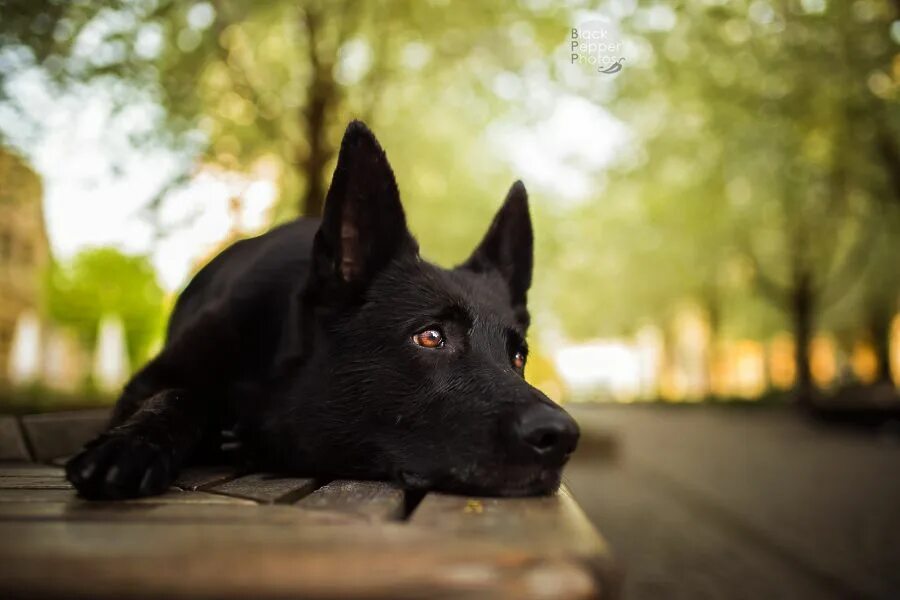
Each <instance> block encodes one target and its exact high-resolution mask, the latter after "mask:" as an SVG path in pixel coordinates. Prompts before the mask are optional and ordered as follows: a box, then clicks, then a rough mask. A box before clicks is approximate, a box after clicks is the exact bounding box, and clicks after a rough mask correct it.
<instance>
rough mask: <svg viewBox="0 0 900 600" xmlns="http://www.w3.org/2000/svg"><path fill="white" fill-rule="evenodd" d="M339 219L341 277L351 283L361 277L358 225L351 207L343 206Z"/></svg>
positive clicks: (354, 210)
mask: <svg viewBox="0 0 900 600" xmlns="http://www.w3.org/2000/svg"><path fill="white" fill-rule="evenodd" d="M343 212H344V214H343V215H342V219H341V277H342V278H343V279H344V281H348V282H349V281H353V280H355V279H358V278H359V277H360V276H361V275H362V264H361V262H360V240H359V225H358V223H357V222H356V218H357V215H356V209H355V207H354V206H353V205H349V204H348V205H346V206H344V211H343Z"/></svg>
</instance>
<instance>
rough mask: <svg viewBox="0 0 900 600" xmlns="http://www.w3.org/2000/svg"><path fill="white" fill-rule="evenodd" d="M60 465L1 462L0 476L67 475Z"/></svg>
mask: <svg viewBox="0 0 900 600" xmlns="http://www.w3.org/2000/svg"><path fill="white" fill-rule="evenodd" d="M65 476H66V472H65V471H64V470H62V469H61V468H59V467H51V466H50V465H39V464H35V463H22V462H18V463H16V462H13V463H9V462H0V477H65Z"/></svg>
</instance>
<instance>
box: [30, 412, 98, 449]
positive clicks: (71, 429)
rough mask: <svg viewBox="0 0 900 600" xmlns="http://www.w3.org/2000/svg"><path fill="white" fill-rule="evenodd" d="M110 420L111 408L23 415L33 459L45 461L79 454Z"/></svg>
mask: <svg viewBox="0 0 900 600" xmlns="http://www.w3.org/2000/svg"><path fill="white" fill-rule="evenodd" d="M108 420H109V410H108V409H96V410H80V411H71V412H59V413H47V414H42V415H27V416H24V417H22V427H23V428H24V429H25V435H27V436H28V440H29V441H30V442H31V448H32V450H33V451H34V459H35V460H37V461H42V462H45V461H49V460H51V459H53V458H56V457H59V456H65V455H71V454H76V453H77V452H78V451H79V450H81V447H82V446H84V444H85V443H87V442H88V441H90V440H91V439H93V438H94V437H95V436H96V435H97V434H99V433H100V432H101V431H103V429H104V428H105V427H106V424H107V421H108Z"/></svg>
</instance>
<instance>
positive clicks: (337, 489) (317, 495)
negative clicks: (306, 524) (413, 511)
mask: <svg viewBox="0 0 900 600" xmlns="http://www.w3.org/2000/svg"><path fill="white" fill-rule="evenodd" d="M297 506H299V507H301V508H305V509H311V510H330V511H335V512H340V513H344V514H350V515H354V516H358V517H362V518H364V519H366V520H369V521H388V520H396V519H399V518H400V517H402V516H403V507H404V494H403V490H401V489H400V488H398V487H396V486H394V485H391V484H389V483H385V482H381V481H349V480H344V479H340V480H337V481H332V482H331V483H329V484H328V485H324V486H322V487H320V488H319V489H317V490H316V491H315V492H313V493H312V494H310V495H309V496H306V497H305V498H303V499H302V500H300V502H298V503H297Z"/></svg>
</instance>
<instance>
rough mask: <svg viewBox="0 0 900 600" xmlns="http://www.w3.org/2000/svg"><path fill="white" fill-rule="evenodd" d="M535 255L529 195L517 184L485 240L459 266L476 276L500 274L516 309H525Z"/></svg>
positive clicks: (495, 218) (519, 183)
mask: <svg viewBox="0 0 900 600" xmlns="http://www.w3.org/2000/svg"><path fill="white" fill-rule="evenodd" d="M533 254H534V236H533V235H532V232H531V216H530V215H529V214H528V192H526V191H525V185H524V184H523V183H522V182H521V181H517V182H515V183H514V184H513V185H512V187H511V188H510V189H509V193H508V194H507V195H506V200H505V201H504V202H503V206H501V207H500V210H499V211H497V215H496V216H495V217H494V220H493V222H492V223H491V226H490V228H489V229H488V231H487V233H486V234H485V236H484V239H483V240H481V243H480V244H479V245H478V248H476V249H475V252H473V253H472V256H470V257H469V259H468V260H467V261H466V262H464V263H463V264H462V265H460V267H461V268H464V269H469V270H471V271H475V272H477V273H483V272H486V271H496V272H498V273H499V274H500V275H501V276H502V277H503V279H504V280H505V281H506V284H507V286H508V287H509V294H510V299H511V300H512V305H513V307H522V308H524V307H525V304H526V299H527V295H528V288H529V287H530V286H531V269H532V262H533Z"/></svg>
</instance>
